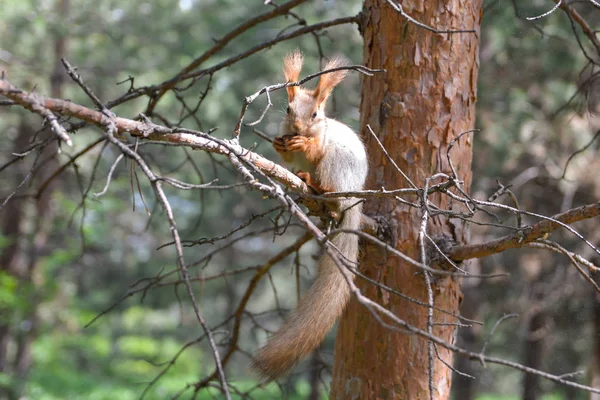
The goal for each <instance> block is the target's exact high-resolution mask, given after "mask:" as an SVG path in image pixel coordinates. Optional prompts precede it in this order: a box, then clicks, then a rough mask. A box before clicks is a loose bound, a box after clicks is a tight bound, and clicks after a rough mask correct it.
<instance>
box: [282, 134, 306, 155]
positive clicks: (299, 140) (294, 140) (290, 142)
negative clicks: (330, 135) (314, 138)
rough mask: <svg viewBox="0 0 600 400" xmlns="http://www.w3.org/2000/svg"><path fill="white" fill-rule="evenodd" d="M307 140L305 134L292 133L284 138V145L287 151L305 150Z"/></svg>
mask: <svg viewBox="0 0 600 400" xmlns="http://www.w3.org/2000/svg"><path fill="white" fill-rule="evenodd" d="M309 141H310V138H307V137H306V136H300V135H294V136H291V137H288V138H286V139H285V146H286V148H287V151H296V152H306V149H307V148H308V146H309Z"/></svg>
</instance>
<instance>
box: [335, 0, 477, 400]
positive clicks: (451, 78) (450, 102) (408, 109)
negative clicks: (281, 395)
mask: <svg viewBox="0 0 600 400" xmlns="http://www.w3.org/2000/svg"><path fill="white" fill-rule="evenodd" d="M400 3H401V5H402V8H403V10H404V12H406V13H407V14H408V15H410V16H411V17H413V18H415V19H416V20H418V21H420V22H422V23H425V24H427V25H428V26H431V27H434V28H436V29H454V30H469V29H473V30H475V32H474V33H453V34H439V33H432V32H429V31H427V30H425V29H423V28H420V27H418V26H416V25H415V24H413V23H411V22H408V21H407V20H406V19H405V18H404V17H402V16H401V15H400V14H399V13H397V12H396V11H394V10H393V8H392V7H391V6H390V5H389V4H387V3H385V2H383V1H380V0H366V1H365V3H364V8H363V20H362V23H361V29H362V33H363V37H364V57H363V63H364V65H366V66H367V67H370V68H385V69H386V70H387V73H385V74H379V75H376V76H374V77H368V78H365V79H363V84H362V97H361V135H362V137H363V139H364V140H365V143H366V144H367V148H368V151H369V159H370V168H371V170H370V174H369V178H368V181H367V188H368V189H374V188H381V187H385V188H387V189H392V188H402V187H408V183H407V181H406V180H405V179H404V178H403V177H402V176H401V175H400V174H399V173H398V172H397V170H396V169H395V168H394V167H393V166H392V165H391V164H390V163H389V161H388V160H387V158H386V156H385V155H384V153H383V152H382V151H381V149H380V148H379V146H378V145H377V143H376V141H375V140H374V139H373V138H372V136H371V134H370V133H369V131H368V129H367V125H370V126H371V128H372V129H373V131H374V132H375V134H376V135H377V137H378V138H379V139H380V140H381V142H382V143H383V145H384V146H385V148H386V149H387V151H388V152H389V155H390V156H391V157H392V158H393V159H394V160H395V162H396V163H397V164H398V166H399V167H400V168H401V169H402V170H403V171H404V172H405V173H406V174H407V175H408V177H409V178H410V179H411V180H412V182H414V183H415V184H416V185H417V186H420V187H423V185H424V182H425V179H426V178H427V177H430V176H431V175H433V174H435V173H437V172H445V173H447V174H450V167H449V165H448V162H447V159H446V154H447V150H448V145H449V143H450V142H451V141H452V140H453V139H454V138H456V137H457V136H458V135H459V134H460V133H461V132H464V131H467V130H469V129H472V128H473V127H474V122H475V101H476V83H477V72H478V49H479V24H480V20H481V0H451V1H450V0H431V1H427V2H422V1H421V0H411V1H406V0H405V1H401V2H400ZM451 154H452V162H453V164H454V166H455V167H456V169H457V172H458V174H459V177H460V178H461V179H463V180H464V181H465V187H466V189H467V190H468V189H469V184H470V180H471V156H472V135H470V134H469V135H466V136H464V137H463V138H462V139H461V140H460V141H459V142H458V143H457V144H456V145H455V146H454V148H453V149H452V153H451ZM413 200H415V201H416V200H417V199H416V198H415V199H413ZM430 200H431V201H432V202H434V203H435V204H437V205H439V206H440V207H441V208H446V209H447V208H451V207H453V205H451V204H450V202H449V201H448V198H447V197H441V196H437V195H435V196H431V197H430ZM365 213H366V214H369V215H379V216H383V217H385V218H387V219H388V220H389V221H394V222H395V223H396V224H397V229H396V233H397V242H396V243H395V245H396V247H397V249H398V250H400V251H402V252H404V253H405V254H407V255H409V256H411V257H413V258H414V259H419V247H418V232H419V226H420V223H421V215H422V214H421V211H420V210H418V209H414V208H410V207H408V206H404V205H401V204H399V203H397V202H395V201H394V200H393V199H387V198H382V199H375V200H372V201H369V202H368V203H367V205H366V209H365ZM428 233H429V234H430V235H436V234H437V235H439V234H443V235H446V236H447V237H449V238H452V239H454V240H456V241H457V242H459V243H466V242H468V236H467V235H468V232H467V231H466V229H465V228H464V226H463V224H462V223H461V222H460V221H457V220H451V221H449V220H448V219H447V218H444V217H439V216H438V217H434V218H431V219H430V220H429V224H428ZM360 269H361V272H363V273H364V274H365V275H367V276H368V277H370V278H372V279H375V280H377V281H379V282H381V283H383V284H385V285H387V286H391V287H392V288H394V289H396V290H398V291H400V292H402V293H404V294H406V295H408V296H410V297H412V298H414V299H418V300H420V301H422V302H427V287H426V283H425V279H424V276H423V275H422V274H420V273H417V272H418V271H417V270H416V269H415V268H413V267H411V266H409V265H408V264H406V263H403V262H401V261H400V260H398V259H397V258H395V257H392V256H390V255H386V254H383V252H382V251H381V250H380V249H379V248H376V247H373V246H370V245H365V246H364V247H363V257H362V261H361V266H360ZM357 285H358V287H359V288H360V290H361V292H362V293H363V294H364V295H366V296H367V297H369V298H371V299H373V300H374V301H377V302H378V303H380V304H381V305H383V306H384V307H386V308H387V309H389V310H391V311H392V312H393V313H394V314H395V315H396V316H398V317H399V318H401V319H403V320H405V321H406V322H408V323H410V324H412V325H414V326H417V327H419V328H421V329H427V313H428V311H427V308H426V307H423V306H420V305H417V304H415V303H413V302H409V301H407V300H403V299H401V298H399V297H398V296H395V295H393V294H390V293H388V292H386V291H385V290H383V289H380V288H377V287H376V286H374V285H373V284H370V283H367V282H364V281H362V280H361V279H360V278H358V279H357ZM433 292H434V303H435V306H437V307H441V308H443V309H446V310H448V311H451V312H453V313H458V306H459V303H460V298H461V293H460V287H459V282H458V281H457V280H455V279H452V278H443V279H441V278H440V279H437V280H436V279H434V280H433ZM384 321H385V322H388V323H390V322H391V321H389V320H385V319H384ZM456 322H457V321H456V319H455V318H454V317H451V316H449V315H447V314H441V313H438V312H436V313H434V323H447V324H448V323H456ZM433 334H435V335H437V336H439V337H440V338H442V339H444V340H446V341H448V342H453V335H454V327H453V326H451V325H450V326H448V325H435V326H434V328H433ZM437 350H438V354H439V356H440V357H441V358H442V359H443V360H444V361H445V362H447V363H449V364H451V363H452V356H453V355H452V353H451V352H449V351H447V350H445V349H444V348H441V347H439V346H438V348H437ZM428 365H429V361H428V341H427V340H425V339H423V338H421V337H419V336H416V335H408V334H404V333H400V332H398V331H391V330H390V329H388V328H385V327H383V326H381V324H379V323H378V322H377V320H376V319H375V318H374V317H373V316H372V315H371V313H370V312H369V310H367V308H366V307H364V306H362V305H360V304H359V302H358V301H356V299H353V300H352V301H351V303H350V305H349V307H348V309H347V310H346V312H345V313H344V315H343V317H342V319H341V321H340V326H339V328H338V334H337V340H336V348H335V360H334V368H333V381H332V385H331V398H332V399H412V400H418V399H429V398H430V390H429V368H428ZM451 376H452V371H451V370H450V369H449V368H448V367H447V366H445V365H444V364H443V363H442V362H441V361H439V360H438V358H437V356H436V355H435V354H434V375H433V389H434V390H433V395H432V398H435V399H448V398H449V396H450V384H451Z"/></svg>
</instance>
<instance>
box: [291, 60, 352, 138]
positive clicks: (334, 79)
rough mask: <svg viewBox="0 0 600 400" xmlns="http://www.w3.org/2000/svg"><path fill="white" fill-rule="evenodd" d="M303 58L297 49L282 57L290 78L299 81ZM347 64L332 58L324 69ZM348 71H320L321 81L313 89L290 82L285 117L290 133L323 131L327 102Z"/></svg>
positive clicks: (311, 134) (313, 133) (305, 133)
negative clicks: (291, 84) (323, 72)
mask: <svg viewBox="0 0 600 400" xmlns="http://www.w3.org/2000/svg"><path fill="white" fill-rule="evenodd" d="M303 62H304V58H303V56H302V53H300V51H298V50H296V51H294V52H293V53H290V54H288V55H287V56H286V57H285V58H284V59H283V73H284V74H285V79H286V80H287V82H297V81H298V78H299V77H300V71H301V70H302V64H303ZM345 65H346V61H345V60H344V59H341V58H333V59H331V60H330V61H329V62H328V63H327V64H326V65H325V70H328V69H333V68H339V67H342V66H345ZM347 74H348V70H340V71H334V72H330V73H327V74H323V75H321V77H320V79H319V83H318V84H317V87H316V88H315V89H314V90H310V89H305V88H303V87H301V86H288V87H287V88H286V90H287V94H288V107H287V115H286V118H285V120H284V124H285V127H286V131H287V132H288V133H290V134H300V135H304V136H316V135H318V134H319V133H321V131H322V127H323V125H324V124H325V119H326V117H325V104H326V103H327V99H328V98H329V95H330V94H331V91H332V90H333V88H334V87H335V86H336V85H337V84H338V83H340V82H341V81H342V80H343V79H344V77H345V76H346V75H347Z"/></svg>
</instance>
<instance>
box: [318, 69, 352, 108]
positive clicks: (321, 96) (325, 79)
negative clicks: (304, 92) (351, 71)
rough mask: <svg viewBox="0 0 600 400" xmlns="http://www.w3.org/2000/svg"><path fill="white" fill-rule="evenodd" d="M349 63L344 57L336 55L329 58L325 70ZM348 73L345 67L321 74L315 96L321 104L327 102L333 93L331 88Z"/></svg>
mask: <svg viewBox="0 0 600 400" xmlns="http://www.w3.org/2000/svg"><path fill="white" fill-rule="evenodd" d="M347 64H348V63H347V62H346V60H344V59H343V58H339V57H335V58H332V59H331V60H329V62H328V63H327V64H326V65H325V68H324V70H328V69H334V68H339V67H344V66H346V65H347ZM346 75H348V70H347V69H343V70H340V71H335V72H330V73H328V74H324V75H321V79H319V84H318V85H317V88H316V89H315V93H314V97H315V98H316V99H317V102H318V103H319V104H321V103H323V102H325V101H326V100H327V98H328V97H329V94H330V93H331V90H332V89H333V88H334V87H335V86H337V84H338V83H340V82H341V81H342V80H344V78H345V77H346Z"/></svg>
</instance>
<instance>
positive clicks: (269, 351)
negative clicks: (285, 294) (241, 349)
mask: <svg viewBox="0 0 600 400" xmlns="http://www.w3.org/2000/svg"><path fill="white" fill-rule="evenodd" d="M355 203H356V200H342V201H340V210H345V212H344V216H343V219H342V222H341V224H340V229H352V230H358V229H359V227H360V220H361V216H362V204H355ZM331 242H332V243H333V244H334V245H335V246H336V247H337V248H338V249H339V250H340V251H341V253H342V257H340V258H342V259H343V258H345V259H346V260H345V261H346V262H347V261H350V262H351V263H355V262H356V261H357V259H358V236H357V235H355V234H351V233H343V232H342V233H339V234H337V235H336V236H335V237H333V239H331ZM349 299H350V287H349V286H348V282H347V281H346V279H345V278H344V276H343V275H342V273H341V272H340V271H339V269H338V266H337V265H336V264H335V262H334V261H333V260H332V259H331V257H329V256H328V255H327V254H326V253H324V254H323V256H322V257H321V259H320V260H319V271H318V276H317V279H316V280H315V282H314V283H313V284H312V286H311V287H310V289H309V290H308V291H307V292H306V293H305V294H304V296H303V297H302V299H301V300H300V302H299V303H298V308H297V309H296V311H295V312H294V313H293V314H292V315H290V316H289V318H288V319H287V320H286V321H285V323H284V324H283V326H282V327H281V328H280V329H279V330H278V331H277V332H276V333H275V334H274V335H273V336H271V338H270V339H269V342H268V343H267V345H266V346H264V347H263V348H261V349H260V350H259V351H258V353H257V354H256V356H255V359H254V362H253V364H252V368H253V369H254V370H256V371H257V372H258V373H259V374H260V375H261V376H262V377H263V378H266V379H268V380H272V379H275V378H277V377H279V376H281V375H283V374H284V373H286V372H287V371H288V370H289V369H290V368H292V367H293V366H294V364H295V363H296V362H298V361H299V360H300V359H302V358H304V357H306V356H308V355H309V354H310V353H311V352H312V351H313V350H314V349H315V348H316V347H317V346H318V345H319V343H321V342H322V341H323V339H324V338H325V335H327V332H329V330H330V329H331V327H332V326H333V324H334V323H335V321H336V319H337V318H338V317H339V316H340V315H341V314H342V312H343V311H344V308H345V307H346V304H347V303H348V300H349Z"/></svg>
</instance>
